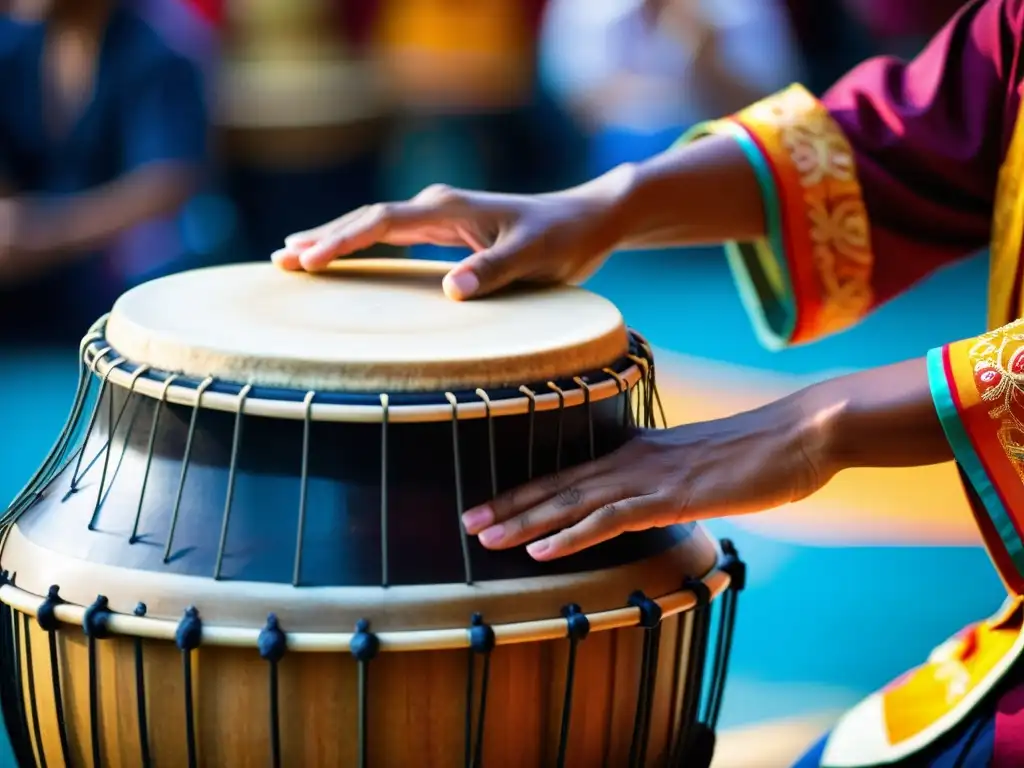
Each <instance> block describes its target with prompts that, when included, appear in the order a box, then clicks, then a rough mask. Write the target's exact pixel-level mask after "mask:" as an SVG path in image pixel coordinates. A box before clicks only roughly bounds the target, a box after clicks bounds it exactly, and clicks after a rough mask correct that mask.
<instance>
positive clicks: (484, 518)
mask: <svg viewBox="0 0 1024 768" xmlns="http://www.w3.org/2000/svg"><path fill="white" fill-rule="evenodd" d="M493 522H494V511H493V510H492V509H491V508H490V507H477V508H476V509H471V510H469V511H468V512H466V513H465V514H464V515H463V516H462V524H463V525H464V526H466V532H467V533H476V532H477V531H480V530H483V529H484V528H486V527H487V526H488V525H490V524H491V523H493Z"/></svg>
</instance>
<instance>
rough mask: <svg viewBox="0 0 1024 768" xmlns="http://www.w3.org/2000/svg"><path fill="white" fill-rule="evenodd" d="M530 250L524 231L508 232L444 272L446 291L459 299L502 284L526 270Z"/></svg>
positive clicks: (502, 286) (507, 282)
mask: <svg viewBox="0 0 1024 768" xmlns="http://www.w3.org/2000/svg"><path fill="white" fill-rule="evenodd" d="M531 251H532V243H531V242H530V239H529V238H528V237H527V236H526V235H525V234H523V233H519V232H510V233H509V234H508V235H506V236H504V237H503V238H501V239H499V240H498V242H496V243H495V244H494V245H493V246H491V247H490V248H486V249H484V250H482V251H479V252H478V253H474V254H473V255H472V256H467V257H466V258H465V259H463V260H462V262H461V263H460V264H459V265H458V266H456V267H454V268H453V269H452V270H451V271H450V272H449V273H448V274H447V275H446V276H445V279H444V290H445V293H446V294H448V296H449V297H450V298H453V299H457V300H460V301H462V300H465V299H470V298H473V297H475V296H486V295H487V294H489V293H493V292H494V291H497V290H499V289H501V288H504V287H505V286H507V285H510V284H511V283H512V282H513V281H515V280H517V279H518V278H520V277H522V276H523V275H525V274H526V273H527V272H529V269H530V268H529V264H530V261H531V259H532V256H533V254H532V253H531Z"/></svg>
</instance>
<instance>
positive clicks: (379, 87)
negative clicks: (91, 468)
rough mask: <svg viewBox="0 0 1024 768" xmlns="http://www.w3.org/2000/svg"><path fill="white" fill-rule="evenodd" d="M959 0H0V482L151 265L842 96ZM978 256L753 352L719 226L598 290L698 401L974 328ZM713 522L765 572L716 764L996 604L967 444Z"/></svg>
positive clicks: (522, 178) (748, 394)
mask: <svg viewBox="0 0 1024 768" xmlns="http://www.w3.org/2000/svg"><path fill="white" fill-rule="evenodd" d="M958 5H959V3H958V2H955V1H954V0H49V1H47V0H0V84H2V86H3V87H2V91H0V497H4V498H10V497H12V496H13V495H14V493H15V492H16V491H17V490H18V489H19V488H20V487H21V486H22V485H23V484H24V482H25V480H26V478H27V477H28V476H29V475H30V474H31V472H32V471H33V470H34V469H35V468H36V466H37V465H38V464H39V462H40V461H41V459H42V458H43V456H44V453H45V451H46V450H47V448H48V447H49V445H50V444H51V443H52V441H53V439H54V437H55V436H56V434H57V432H58V431H59V428H60V426H61V424H62V422H63V419H64V417H65V414H66V411H67V408H68V406H69V404H70V400H71V396H72V394H73V389H74V384H75V373H76V347H77V341H78V339H79V337H80V336H81V334H82V333H83V331H84V330H85V329H86V328H87V327H88V325H89V324H90V323H91V322H92V321H93V320H94V319H95V318H96V317H98V316H99V315H100V314H102V313H103V312H105V311H107V309H108V308H109V306H110V304H111V303H112V302H113V300H114V299H115V298H116V297H117V296H118V295H119V294H120V293H122V292H123V291H124V290H126V289H128V288H130V287H131V286H132V285H134V284H137V283H139V282H141V281H144V280H148V279H151V278H153V277H156V276H159V275H162V274H167V273H169V272H173V271H176V270H181V269H186V268H192V267H196V266H200V265H209V264H218V263H226V262H236V261H247V260H262V259H265V258H267V257H268V255H269V253H270V252H271V251H272V250H274V249H276V248H277V247H279V245H280V244H281V242H282V239H283V237H284V236H285V235H287V234H289V233H291V232H293V231H296V230H300V229H303V228H306V227H309V226H313V225H316V224H319V223H322V222H323V221H325V220H327V219H330V218H334V217H336V216H338V215H340V214H341V213H343V212H345V211H347V210H349V209H351V208H354V207H356V206H359V205H362V204H364V203H370V202H375V201H379V200H386V199H394V198H404V197H408V196H410V195H412V194H415V193H416V192H417V191H419V190H420V189H421V188H422V187H424V186H426V185H427V184H430V183H433V182H446V183H449V184H452V185H455V186H464V187H476V188H485V189H491V190H500V191H514V192H540V191H548V190H552V189H555V188H559V187H564V186H568V185H571V184H574V183H578V182H581V181H583V180H585V179H586V178H589V177H591V176H593V175H595V174H597V173H600V172H602V171H604V170H606V169H608V168H611V167H612V166H614V165H616V164H618V163H621V162H624V161H628V160H637V159H640V158H643V157H645V156H647V155H650V154H652V153H655V152H658V151H660V150H662V149H664V148H665V147H667V146H668V144H669V143H671V142H672V141H673V140H674V139H675V138H676V137H677V136H678V135H679V134H680V133H681V132H682V131H684V130H685V129H686V128H688V127H689V126H691V125H693V124H694V123H695V122H698V121H700V120H703V119H706V118H712V117H716V116H720V115H723V114H726V113H728V112H731V111H733V110H735V109H737V108H739V107H742V106H743V105H745V104H747V103H749V102H750V101H753V100H755V99H757V98H759V97H761V96H763V95H766V94H768V93H770V92H772V91H774V90H776V89H777V88H780V87H782V86H784V85H786V84H788V83H790V82H792V81H794V80H799V81H801V82H803V83H804V84H806V85H807V86H809V87H810V88H811V89H812V90H814V91H816V92H821V91H822V90H824V89H825V88H827V87H828V85H829V84H830V83H832V82H833V81H834V80H835V79H836V78H837V77H838V76H839V75H840V74H842V73H843V72H844V71H845V70H846V69H847V68H849V67H850V66H852V65H853V64H855V63H857V62H858V61H860V60H861V59H863V58H866V57H868V56H870V55H874V54H878V53H892V54H897V55H901V56H907V55H913V54H914V52H915V51H916V50H917V49H918V48H919V47H920V46H921V44H922V42H923V41H924V40H926V39H927V38H928V36H929V35H930V34H932V33H933V32H934V31H936V30H937V29H938V28H939V27H940V26H941V24H942V23H943V22H944V21H945V20H946V19H947V18H948V17H949V16H950V15H951V14H952V13H953V12H954V11H955V9H956V7H957V6H958ZM414 255H415V256H419V257H435V258H437V257H439V258H447V259H450V258H458V256H459V255H460V254H459V253H456V252H452V251H434V250H433V249H430V248H417V249H415V253H414ZM985 268H986V263H985V255H984V254H979V255H978V256H977V257H976V258H973V259H971V260H968V261H965V262H964V263H962V264H960V265H957V266H955V267H954V268H952V269H950V270H947V271H946V272H944V273H942V274H939V275H936V276H934V277H933V278H932V279H930V280H929V281H928V282H926V283H925V284H924V285H922V286H920V287H919V288H917V289H916V290H915V291H914V292H913V293H911V294H910V295H908V296H905V297H903V298H901V299H900V300H898V301H896V302H893V303H892V304H890V305H888V306H887V307H885V308H884V309H883V310H882V311H881V312H879V313H878V314H877V315H876V316H874V317H872V318H870V319H869V320H868V321H867V322H866V323H864V324H863V325H862V326H860V327H859V328H857V329H854V330H852V331H850V332H847V333H845V334H842V335H840V336H838V337H835V338H833V339H829V340H826V341H824V342H821V343H819V344H815V345H812V346H808V347H805V348H801V349H795V350H789V351H784V352H779V353H769V352H767V351H765V350H763V349H761V348H760V347H759V346H758V344H757V342H756V340H755V338H754V334H753V332H752V330H751V329H750V327H749V325H748V323H747V320H746V317H745V315H744V313H743V310H742V308H741V305H740V301H739V298H738V296H737V294H736V291H735V289H734V287H733V284H732V281H731V278H730V276H729V274H728V272H727V269H726V265H725V263H724V260H723V259H722V258H721V255H720V251H719V250H718V249H714V248H701V249H677V250H670V251H659V252H644V253H621V254H617V255H616V256H614V257H613V258H612V260H611V262H610V263H609V264H608V266H607V267H606V268H605V269H604V270H603V271H602V272H601V273H600V274H598V275H597V276H596V277H595V278H594V279H593V280H592V281H591V283H590V286H589V287H591V288H592V289H593V290H595V291H597V292H599V293H601V294H603V295H605V296H607V297H608V298H610V299H611V300H613V301H614V302H616V303H617V304H618V305H619V307H621V309H622V311H623V313H624V314H625V316H626V319H627V321H628V322H629V323H630V324H631V325H632V326H634V327H636V328H638V329H639V330H641V331H642V332H643V333H645V334H646V335H647V336H648V338H649V339H650V340H651V341H652V342H653V343H654V344H655V346H656V347H657V349H658V354H659V361H660V363H661V368H662V370H663V373H662V374H661V375H660V376H659V378H660V379H662V382H661V386H662V388H663V396H664V397H665V399H666V401H667V405H668V408H669V410H670V412H671V416H672V419H673V420H675V421H676V422H682V421H691V420H696V419H703V418H708V417H711V416H716V415H723V414H726V413H730V412H734V411H736V410H739V409H742V408H748V407H751V406H753V405H756V404H758V403H760V402H763V401H765V400H768V399H770V398H773V397H776V396H778V395H780V394H783V393H785V392H787V391H790V390H793V389H796V388H798V387H800V386H803V385H805V384H806V383H808V382H809V381H813V380H814V379H817V378H821V377H824V376H829V375H833V374H835V373H837V372H845V371H849V370H853V369H857V368H862V367H867V366H873V365H878V364H882V363H886V362H891V361H895V360H899V359H904V358H908V357H911V356H917V355H920V354H922V353H923V352H924V351H926V350H927V349H928V348H930V347H932V346H935V345H938V344H940V343H943V342H945V341H949V340H952V339H954V338H961V337H964V336H968V335H972V334H975V333H977V332H979V331H980V330H981V329H982V324H983V320H984V308H983V303H984V274H985ZM965 286H967V289H966V291H965ZM954 288H955V290H956V300H955V301H950V299H951V298H952V296H953V290H954ZM939 306H941V307H942V311H941V312H937V311H936V309H937V308H938V307H939ZM183 309H184V308H183ZM713 527H714V529H715V532H716V533H718V534H719V535H723V536H724V535H728V536H730V537H732V538H733V539H734V540H735V541H736V542H737V543H738V545H739V547H740V551H741V553H742V554H743V555H744V556H745V558H746V559H747V560H748V561H749V563H750V572H751V580H750V586H749V589H748V591H747V592H746V593H744V595H743V597H742V600H741V608H740V618H739V625H738V636H737V640H736V644H735V649H734V656H733V668H732V677H731V680H730V686H729V689H728V691H727V695H726V701H725V711H724V714H723V725H724V726H725V727H727V728H729V729H734V730H735V732H736V733H738V734H744V733H746V734H750V736H748V737H747V738H736V739H732V740H729V739H726V741H725V743H724V745H723V748H722V752H721V756H720V761H719V762H720V764H721V765H723V766H724V765H731V764H736V765H745V766H754V765H766V766H772V765H779V766H781V765H785V764H786V763H787V759H788V758H786V757H782V756H781V755H783V754H784V753H786V751H787V750H789V751H790V752H792V751H794V750H797V749H798V746H794V745H799V744H800V743H801V742H807V741H809V740H810V739H811V738H812V737H813V736H814V735H815V733H816V731H818V730H819V729H821V728H824V727H826V726H827V723H828V722H829V718H831V717H833V716H834V713H835V712H837V711H839V710H841V709H842V708H844V707H846V706H848V705H850V704H852V703H854V702H855V701H856V700H857V699H858V698H859V697H861V696H863V695H865V694H867V693H869V692H870V691H871V690H873V689H874V688H876V687H878V686H880V685H882V684H884V683H885V682H887V681H888V680H889V679H890V678H892V677H893V676H894V675H896V674H898V673H899V672H901V671H903V670H904V669H905V668H907V667H908V666H911V665H913V664H916V663H919V662H920V661H921V660H922V659H923V658H924V655H925V654H926V653H927V652H928V651H929V650H930V649H931V648H932V647H933V646H934V645H936V644H937V643H938V642H940V641H941V640H943V639H945V638H946V637H947V636H948V635H949V634H950V633H952V632H953V631H955V630H957V629H958V628H959V627H960V626H962V625H963V624H964V623H966V622H967V621H970V620H974V619H978V618H980V617H982V616H983V615H984V614H986V613H987V612H989V611H991V610H993V609H994V608H995V607H996V606H997V605H998V603H999V601H1000V597H1001V588H1000V586H999V582H998V579H997V578H996V576H995V574H994V572H993V571H992V569H991V568H990V566H989V565H988V560H987V557H986V556H985V554H984V552H983V551H982V550H981V549H980V545H979V540H978V537H977V535H976V533H975V531H974V528H973V523H972V521H971V519H970V514H969V512H968V510H967V508H966V505H965V503H964V502H963V501H962V500H961V495H960V491H959V488H958V486H957V484H956V480H955V476H954V472H953V470H952V468H951V467H935V468H930V469H927V470H921V471H876V472H862V473H854V474H850V475H849V476H847V475H844V476H841V477H840V478H838V479H837V480H836V481H835V482H834V483H832V485H830V486H829V488H828V489H826V491H825V492H824V493H822V494H819V495H818V496H816V497H815V498H814V499H811V500H809V501H807V502H804V503H801V504H797V505H793V506H792V507H789V508H786V509H782V510H778V511H776V512H773V513H771V514H766V515H761V516H758V517H755V518H750V519H746V520H738V521H732V522H720V523H717V524H715V525H714V526H713ZM780 723H782V724H783V725H781V726H780ZM751 729H752V730H751ZM765 729H769V730H767V731H766V730H765ZM769 732H770V733H771V734H772V736H771V737H770V738H769V737H767V736H765V734H766V733H769ZM773 740H774V741H773ZM752 741H753V742H754V743H756V744H758V745H759V756H758V757H757V759H755V758H754V757H751V756H750V755H749V754H744V753H743V751H742V750H743V749H744V746H743V745H744V744H749V743H751V742H752ZM769 743H778V744H780V745H781V746H780V747H779V749H780V750H781V751H780V752H778V753H777V754H776V753H772V752H771V751H770V750H769V749H768V746H767V745H769ZM0 764H2V762H0Z"/></svg>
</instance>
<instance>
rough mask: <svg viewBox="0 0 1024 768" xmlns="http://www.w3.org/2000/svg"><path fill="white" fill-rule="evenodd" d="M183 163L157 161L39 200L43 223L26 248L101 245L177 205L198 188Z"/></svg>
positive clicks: (75, 249)
mask: <svg viewBox="0 0 1024 768" xmlns="http://www.w3.org/2000/svg"><path fill="white" fill-rule="evenodd" d="M196 178H197V173H196V172H195V171H193V169H191V168H189V167H188V166H184V165H176V164H170V163H167V164H154V165H152V166H149V167H145V168H142V169H139V170H137V171H134V172H132V173H130V174H128V175H127V176H125V177H123V178H121V179H117V180H116V181H113V182H111V183H109V184H106V185H103V186H101V187H97V188H95V189H92V190H89V191H87V192H83V193H80V194H77V195H74V196H71V197H69V198H66V199H59V200H50V201H40V202H39V203H38V206H39V213H40V216H39V218H41V219H42V223H41V224H40V225H38V226H35V227H30V228H29V233H28V234H27V235H26V236H27V237H28V238H30V240H31V242H28V243H26V244H25V250H27V251H30V252H37V253H42V254H49V255H61V254H74V253H80V252H82V251H87V250H89V249H92V248H98V247H102V246H104V245H106V244H107V243H109V242H110V241H111V240H112V239H113V238H115V237H116V236H117V235H119V234H121V233H122V232H124V231H126V230H128V229H130V228H131V227H133V226H136V225H138V224H141V223H143V222H145V221H148V220H150V219H153V218H156V217H158V216H161V215H165V214H169V213H171V212H173V211H174V210H175V209H177V208H178V207H179V206H180V205H181V204H182V203H184V202H185V200H186V199H187V198H188V196H189V195H190V194H191V193H192V191H193V190H194V189H195V184H196Z"/></svg>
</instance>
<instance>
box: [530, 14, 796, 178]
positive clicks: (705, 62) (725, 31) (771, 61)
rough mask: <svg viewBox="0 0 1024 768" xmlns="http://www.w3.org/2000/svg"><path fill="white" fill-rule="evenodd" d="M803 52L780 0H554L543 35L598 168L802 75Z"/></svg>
mask: <svg viewBox="0 0 1024 768" xmlns="http://www.w3.org/2000/svg"><path fill="white" fill-rule="evenodd" d="M799 59H800V57H799V53H798V51H797V47H796V42H795V39H794V35H793V32H792V29H791V26H790V21H789V16H788V12H787V10H786V8H785V6H784V4H783V3H782V2H781V1H780V0H551V3H550V5H549V6H548V9H547V13H546V16H545V19H544V25H543V28H542V32H541V41H540V67H541V76H542V78H544V79H545V81H546V85H547V87H548V88H549V89H551V90H552V92H554V93H555V94H557V96H558V97H559V98H560V99H561V100H562V101H563V103H564V104H565V105H566V107H567V108H568V109H569V110H570V111H571V112H572V113H573V114H574V115H575V116H576V118H577V119H578V120H579V121H580V123H581V124H582V125H583V126H584V128H585V130H586V132H587V133H588V134H589V136H590V139H591V149H590V168H588V172H589V173H592V174H593V173H600V172H602V171H604V170H607V169H608V168H610V167H613V166H615V165H617V164H618V163H621V162H625V161H630V160H636V159H640V158H643V157H647V156H649V155H650V154H651V153H653V152H657V151H660V150H662V149H664V148H665V147H666V146H667V145H668V144H670V143H671V142H672V141H674V140H675V139H676V138H678V136H679V134H680V132H681V131H682V130H685V129H686V128H688V127H690V126H692V125H693V124H695V123H697V122H699V121H701V120H705V119H708V118H711V117H714V116H718V115H723V114H728V113H730V112H731V111H733V110H736V109H739V108H741V107H743V106H745V105H746V104H749V103H750V102H751V101H754V100H756V99H758V98H760V97H761V96H764V95H767V94H769V93H772V92H773V91H775V90H777V89H778V88H781V87H784V86H785V85H788V84H789V83H790V82H793V81H795V80H798V79H799V78H800V76H801V74H802V72H801V64H800V61H799Z"/></svg>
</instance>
